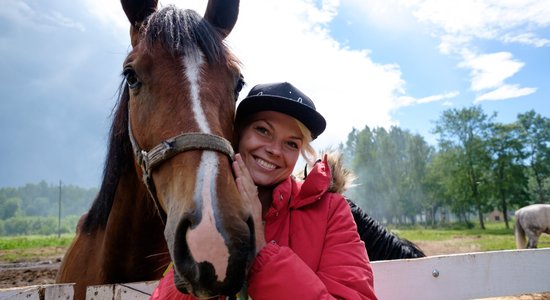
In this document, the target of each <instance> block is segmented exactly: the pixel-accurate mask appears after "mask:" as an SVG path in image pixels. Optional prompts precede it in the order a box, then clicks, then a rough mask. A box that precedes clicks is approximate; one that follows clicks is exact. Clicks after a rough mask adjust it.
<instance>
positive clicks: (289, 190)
mask: <svg viewBox="0 0 550 300" xmlns="http://www.w3.org/2000/svg"><path fill="white" fill-rule="evenodd" d="M330 184H331V172H330V167H329V164H328V162H327V157H326V156H324V157H323V159H322V160H321V161H320V162H318V163H317V164H315V166H314V167H313V169H312V170H311V171H310V172H309V174H308V175H307V178H306V179H305V181H303V182H298V181H296V180H295V179H294V178H292V177H289V178H288V179H287V180H285V181H283V182H282V183H280V184H279V185H278V186H277V187H276V188H275V190H274V191H273V197H274V198H273V199H274V201H273V204H275V205H277V204H276V203H277V202H279V201H277V200H278V199H286V200H288V199H289V198H290V204H289V207H290V208H300V207H303V206H306V205H309V204H311V203H314V202H315V201H317V200H319V199H320V198H321V196H322V195H323V194H324V193H325V192H326V191H327V190H328V188H329V186H330Z"/></svg>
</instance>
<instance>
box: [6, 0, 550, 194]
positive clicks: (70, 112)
mask: <svg viewBox="0 0 550 300" xmlns="http://www.w3.org/2000/svg"><path fill="white" fill-rule="evenodd" d="M171 3H174V4H175V5H177V6H178V7H182V8H191V9H195V10H197V11H198V12H200V13H202V12H203V11H204V9H205V7H206V1H198V0H188V1H161V5H168V4H171ZM0 5H1V7H2V10H0V68H1V70H2V72H1V73H0V94H1V95H2V100H1V101H0V143H1V144H0V146H1V148H2V155H1V156H0V187H5V186H20V185H24V184H26V183H30V182H38V181H40V180H46V181H47V182H49V183H53V184H56V183H58V182H59V180H61V181H63V183H64V184H75V185H80V186H85V187H92V186H98V185H99V182H100V179H101V172H102V168H103V160H104V156H105V148H106V144H107V134H108V130H109V126H110V113H111V110H112V108H113V107H114V105H115V103H116V93H117V88H118V85H119V83H120V80H121V77H120V73H121V65H122V61H123V60H124V58H125V56H126V54H127V53H128V51H129V38H128V23H127V20H126V17H125V16H124V13H123V11H122V9H121V7H120V4H119V1H115V0H81V1H70V0H48V1H41V0H0ZM227 43H228V45H229V46H230V48H231V49H232V50H233V52H235V54H236V55H237V56H238V57H239V58H240V60H241V61H242V63H243V70H242V71H243V74H244V76H245V79H246V81H247V86H245V88H244V90H243V92H242V94H241V97H242V96H244V95H246V93H247V92H248V90H249V89H250V88H251V87H252V86H254V85H255V84H257V83H264V82H275V81H290V82H292V83H294V84H295V85H296V86H298V87H299V88H300V89H301V90H303V91H304V92H306V93H307V94H308V95H309V96H310V97H311V98H313V100H314V101H315V103H316V105H317V108H318V110H319V111H320V112H321V113H322V114H323V115H324V116H325V118H326V119H327V122H328V127H327V130H326V132H325V133H324V134H323V135H322V136H321V137H319V139H318V140H316V141H315V142H314V146H315V147H316V148H317V149H323V148H326V147H329V146H336V145H338V144H339V143H341V142H344V141H345V139H346V137H347V134H348V133H349V132H350V131H351V130H352V128H354V127H355V128H357V129H362V128H364V126H366V125H368V126H370V127H378V126H383V127H389V126H391V125H397V126H400V127H401V128H403V129H407V130H410V131H411V132H413V133H419V134H421V135H423V136H424V137H425V138H426V140H427V141H428V142H429V143H431V144H435V137H434V136H433V135H431V133H430V132H431V130H432V129H433V127H434V121H435V120H437V119H438V118H439V116H440V115H441V112H443V111H444V110H446V109H450V108H463V107H469V106H471V105H481V106H482V108H483V109H484V111H485V112H486V113H487V114H491V113H492V112H496V113H497V114H498V116H497V119H496V120H497V121H499V122H505V123H506V122H512V121H514V120H515V119H516V116H517V114H518V113H524V112H527V111H528V110H531V109H534V110H535V111H536V112H537V113H539V114H541V115H543V116H546V117H550V105H549V100H550V91H549V89H550V84H549V83H550V68H549V67H550V50H549V49H550V2H549V1H546V0H539V1H528V0H523V1H513V0H508V1H497V0H461V1H450V0H449V1H444V0H440V1H437V0H401V1H397V0H341V1H338V0H325V1H311V0H310V1H306V0H241V9H240V15H239V20H238V22H237V25H236V26H235V28H234V30H233V32H232V33H231V34H230V36H229V37H228V40H227Z"/></svg>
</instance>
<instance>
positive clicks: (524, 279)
mask: <svg viewBox="0 0 550 300" xmlns="http://www.w3.org/2000/svg"><path fill="white" fill-rule="evenodd" d="M372 268H373V271H374V278H375V290H376V294H377V295H378V298H379V299H380V300H386V299H388V300H396V299H406V300H415V299H419V300H420V299H422V300H429V299H438V300H439V299H449V300H453V299H461V300H462V299H479V298H488V297H499V296H512V295H520V294H530V293H541V292H550V248H546V249H530V250H507V251H492V252H478V253H467V254H455V255H441V256H431V257H426V258H418V259H405V260H391V261H380V262H373V263H372ZM156 284H157V282H156V281H150V282H140V283H129V284H116V285H102V286H93V287H89V288H88V290H87V294H86V298H87V299H88V300H91V299H95V300H106V299H113V300H115V299H116V300H130V299H140V300H141V299H148V297H149V295H150V294H151V292H152V291H153V290H154V289H155V286H156ZM72 298H73V288H72V285H70V284H69V285H67V284H65V285H42V286H31V287H21V288H13V289H4V290H0V299H2V300H3V299H6V300H7V299H9V300H35V299H36V300H54V299H66V300H70V299H72Z"/></svg>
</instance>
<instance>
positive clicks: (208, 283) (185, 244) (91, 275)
mask: <svg viewBox="0 0 550 300" xmlns="http://www.w3.org/2000/svg"><path fill="white" fill-rule="evenodd" d="M122 6H123V9H124V12H125V13H126V16H127V17H128V19H129V21H130V25H131V26H130V37H131V43H132V50H131V51H130V53H129V55H128V56H127V58H126V60H125V61H124V65H123V73H122V74H123V75H124V81H123V83H122V85H121V96H120V99H119V101H118V104H117V107H116V108H115V114H114V120H113V124H112V127H111V132H110V140H109V148H108V154H107V159H106V164H105V170H104V178H103V182H102V185H101V188H100V191H99V194H98V196H97V198H96V199H95V201H94V203H93V205H92V207H91V208H90V210H89V212H88V213H87V215H85V216H83V218H82V219H81V222H80V223H79V228H78V230H77V235H76V237H75V239H74V241H73V243H72V245H71V246H70V248H69V250H68V252H67V253H66V255H65V257H64V259H63V262H62V264H61V268H60V270H59V273H58V278H57V281H58V282H74V283H76V286H75V298H76V299H83V298H84V297H85V291H86V286H88V285H95V284H104V283H122V282H135V281H144V280H154V279H159V278H160V277H161V276H162V273H163V271H164V270H165V268H166V266H167V264H168V262H169V261H173V264H174V270H175V278H176V286H177V287H178V289H179V290H180V291H182V292H188V293H191V294H194V295H195V296H200V297H211V296H216V295H232V294H235V293H236V292H238V291H239V289H240V288H241V286H242V285H243V282H244V279H245V277H246V270H247V268H248V265H249V263H250V260H251V258H252V256H253V253H254V233H253V231H252V228H253V224H252V221H251V218H250V212H249V210H248V208H247V207H245V205H244V204H243V203H242V201H241V198H240V196H239V193H238V191H237V188H236V185H235V181H234V177H233V173H232V169H231V164H230V163H231V156H232V155H233V150H232V148H231V142H230V140H231V139H232V136H233V118H234V113H235V101H236V99H237V96H238V92H239V91H240V88H241V86H242V79H241V76H240V71H239V64H238V61H237V60H236V58H235V57H234V56H233V55H232V54H231V53H230V52H229V51H228V49H227V47H226V46H225V45H224V43H223V39H224V38H225V37H226V36H227V35H228V34H229V32H230V31H231V29H232V28H233V26H234V24H235V22H236V20H237V15H238V6H239V1H238V0H210V1H209V3H208V6H207V9H206V12H205V14H204V18H202V17H201V16H200V15H198V14H197V13H195V12H194V11H191V10H180V9H177V8H175V7H173V6H168V7H165V8H162V9H160V10H157V1H156V0H141V1H138V0H122Z"/></svg>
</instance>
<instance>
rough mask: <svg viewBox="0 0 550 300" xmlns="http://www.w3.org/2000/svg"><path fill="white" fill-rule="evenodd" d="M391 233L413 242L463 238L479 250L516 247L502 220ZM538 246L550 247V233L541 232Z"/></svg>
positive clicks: (513, 237) (509, 230) (510, 232)
mask: <svg viewBox="0 0 550 300" xmlns="http://www.w3.org/2000/svg"><path fill="white" fill-rule="evenodd" d="M391 231H392V232H393V233H395V234H397V235H398V236H400V237H402V238H406V239H408V240H410V241H414V242H421V241H423V242H430V241H446V240H460V239H462V240H464V243H477V244H478V245H479V249H480V250H481V251H496V250H511V249H516V240H515V236H514V229H513V228H509V229H507V228H505V225H504V223H503V222H498V223H496V222H494V223H486V224H485V229H481V228H479V226H478V225H476V226H475V227H474V228H472V229H423V228H421V227H417V228H414V229H392V230H391ZM538 247H539V248H548V247H550V235H548V234H542V235H541V236H540V239H539V244H538Z"/></svg>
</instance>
